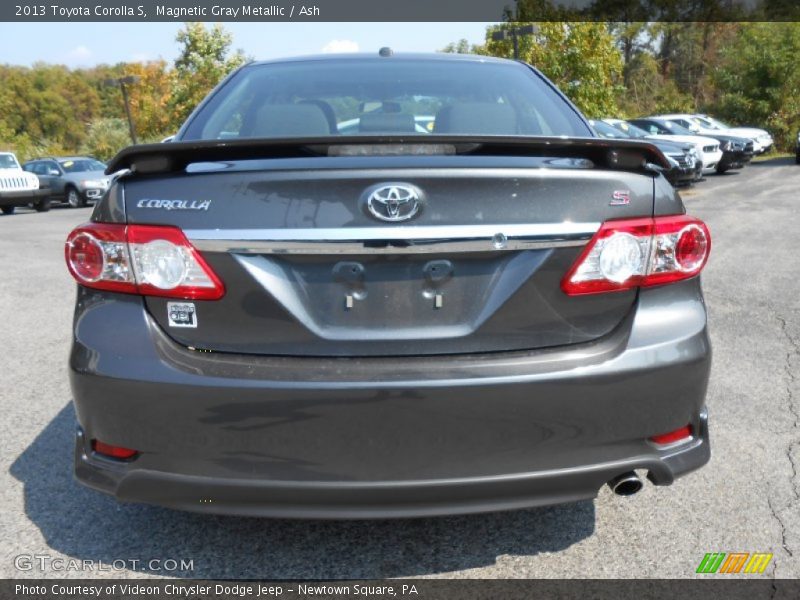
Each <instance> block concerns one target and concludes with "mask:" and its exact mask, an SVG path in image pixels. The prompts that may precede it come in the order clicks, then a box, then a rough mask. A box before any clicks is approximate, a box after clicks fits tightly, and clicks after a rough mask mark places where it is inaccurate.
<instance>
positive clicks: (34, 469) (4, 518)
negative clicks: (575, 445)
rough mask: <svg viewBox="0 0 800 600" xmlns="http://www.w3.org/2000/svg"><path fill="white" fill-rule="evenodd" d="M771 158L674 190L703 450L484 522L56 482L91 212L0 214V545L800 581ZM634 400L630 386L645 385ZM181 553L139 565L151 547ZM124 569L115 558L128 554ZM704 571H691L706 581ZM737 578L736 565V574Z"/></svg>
mask: <svg viewBox="0 0 800 600" xmlns="http://www.w3.org/2000/svg"><path fill="white" fill-rule="evenodd" d="M793 162H794V161H793V160H791V161H790V160H789V159H780V160H774V161H768V162H765V163H759V164H754V165H751V166H749V167H748V168H746V169H745V170H744V171H741V172H738V173H730V174H727V175H724V176H710V177H708V179H707V180H706V181H705V182H702V183H701V184H699V185H698V186H696V187H695V188H693V189H691V190H688V191H686V192H684V198H685V200H686V204H687V207H688V211H689V212H690V213H691V214H694V215H696V216H699V217H701V218H703V219H704V220H706V222H707V223H708V225H709V227H710V229H711V232H712V237H713V247H712V254H711V260H710V262H709V265H708V267H707V269H706V271H705V272H704V275H703V278H704V287H705V292H706V299H707V302H708V306H709V310H710V327H711V335H712V340H713V346H714V366H713V371H712V378H711V383H710V388H709V395H708V406H709V413H710V427H711V437H712V454H713V456H712V460H711V463H710V464H709V465H708V466H706V467H705V468H704V469H702V470H701V471H699V472H696V473H694V474H691V475H689V476H687V477H686V478H683V479H681V480H679V481H678V482H676V484H675V485H673V486H671V487H667V488H654V487H653V486H652V485H650V484H648V485H647V486H646V487H645V490H644V491H643V492H642V493H640V494H638V495H636V496H633V497H631V498H618V497H615V496H614V495H613V494H612V493H611V492H610V491H609V490H608V489H607V488H603V489H602V490H601V491H600V495H599V497H598V499H597V500H596V501H594V502H582V503H577V504H571V505H564V506H558V507H552V508H545V509H536V510H525V511H516V512H509V513H498V514H489V515H477V516H465V517H453V518H436V519H418V520H406V521H373V522H322V521H278V520H259V519H249V518H233V517H209V516H203V515H194V514H188V513H181V512H175V511H171V510H167V509H161V508H155V507H149V506H141V505H120V504H118V503H116V502H115V501H114V500H113V499H111V498H108V497H105V496H103V495H101V494H98V493H96V492H93V491H90V490H88V489H85V488H83V487H82V486H79V485H78V484H77V483H75V482H74V481H73V479H72V445H73V433H74V413H73V410H72V407H71V404H70V390H69V386H68V382H67V370H66V360H67V352H68V347H69V339H70V323H71V317H72V314H71V313H72V306H73V296H74V283H73V281H72V279H71V278H70V277H69V275H68V273H67V271H66V268H65V267H64V264H63V250H62V244H63V240H64V238H65V237H66V235H67V233H68V232H69V230H70V229H71V228H72V227H73V226H75V225H76V224H78V223H80V222H82V221H84V220H86V219H88V217H89V214H90V210H91V209H74V210H70V209H63V208H57V209H53V210H52V211H50V212H49V213H45V214H38V213H35V212H33V211H32V210H24V209H20V210H18V213H17V214H16V215H13V216H0V275H2V277H0V281H1V282H2V287H0V315H1V316H0V340H2V352H3V359H2V366H1V367H0V378H1V379H0V381H2V384H1V385H0V411H1V412H2V414H3V416H4V418H3V419H2V425H1V426H0V427H2V435H0V457H1V459H2V472H1V473H0V530H1V531H3V532H4V536H3V537H4V540H5V541H4V543H3V544H2V547H0V576H2V577H12V578H13V577H41V576H55V577H85V576H87V575H91V573H88V574H87V573H86V572H81V571H78V570H68V571H56V570H47V571H45V572H42V571H40V570H39V569H38V568H34V569H32V570H30V571H20V570H18V569H17V568H16V567H15V557H17V556H19V555H21V554H22V555H46V556H49V557H52V558H64V559H77V560H80V561H84V560H90V561H95V563H97V561H102V562H103V563H105V564H106V565H108V564H111V563H112V561H115V560H119V559H123V560H127V561H133V560H135V561H139V563H138V565H139V566H137V567H136V569H135V570H128V569H123V570H111V571H104V572H102V575H103V576H104V577H114V576H118V577H130V576H141V577H151V576H161V575H172V576H178V577H198V578H306V577H308V578H372V577H417V576H435V577H459V578H469V577H481V578H505V577H526V578H532V577H554V578H558V577H586V578H595V577H597V578H604V577H665V578H673V577H674V578H684V577H695V576H696V575H695V569H696V567H697V565H698V563H699V562H700V560H701V559H702V558H703V555H704V554H705V553H707V552H719V551H721V552H772V553H774V555H775V557H774V559H773V561H772V563H771V564H770V567H769V569H768V571H767V573H766V574H765V575H764V576H775V577H800V476H798V465H800V284H798V274H800V255H799V254H798V248H797V245H798V241H800V234H798V232H800V193H798V192H799V191H800V167H798V166H795V165H794V164H793ZM642 394H647V390H645V389H643V390H642ZM153 558H157V559H162V560H163V559H175V560H178V561H180V560H181V559H183V560H191V561H192V562H193V569H183V570H177V571H165V570H154V569H151V568H149V567H148V566H147V562H148V561H149V560H150V559H153ZM128 564H131V565H132V564H133V563H130V562H129V563H128ZM705 577H708V576H707V575H706V576H705ZM750 577H752V575H751V576H750Z"/></svg>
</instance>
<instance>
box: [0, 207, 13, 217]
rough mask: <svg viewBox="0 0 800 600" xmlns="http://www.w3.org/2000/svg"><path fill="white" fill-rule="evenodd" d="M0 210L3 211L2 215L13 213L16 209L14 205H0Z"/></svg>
mask: <svg viewBox="0 0 800 600" xmlns="http://www.w3.org/2000/svg"><path fill="white" fill-rule="evenodd" d="M0 210H2V211H3V214H4V215H13V214H14V211H15V210H17V207H16V206H3V207H0Z"/></svg>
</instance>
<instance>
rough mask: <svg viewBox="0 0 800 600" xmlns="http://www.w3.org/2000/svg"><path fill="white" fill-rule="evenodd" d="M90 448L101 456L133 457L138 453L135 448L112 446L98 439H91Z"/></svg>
mask: <svg viewBox="0 0 800 600" xmlns="http://www.w3.org/2000/svg"><path fill="white" fill-rule="evenodd" d="M92 450H94V451H95V452H97V453H98V454H102V455H103V456H109V457H111V458H120V459H128V458H133V457H134V456H136V455H137V454H139V453H138V452H137V451H136V450H131V449H130V448H123V447H122V446H112V445H111V444H106V443H104V442H101V441H99V440H92Z"/></svg>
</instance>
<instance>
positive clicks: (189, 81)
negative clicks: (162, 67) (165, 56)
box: [169, 23, 246, 124]
mask: <svg viewBox="0 0 800 600" xmlns="http://www.w3.org/2000/svg"><path fill="white" fill-rule="evenodd" d="M175 39H176V41H177V42H178V43H179V44H180V45H181V47H182V48H181V53H180V55H179V56H178V58H177V59H176V60H175V87H174V91H173V95H172V98H171V99H170V102H169V106H170V109H171V112H172V114H173V116H174V121H175V123H176V124H180V123H182V122H183V121H184V120H185V119H186V117H188V116H189V113H190V112H191V111H192V110H194V108H195V106H197V105H198V104H199V103H200V101H201V100H202V99H203V98H204V97H205V96H206V95H207V94H208V93H209V92H210V91H211V89H212V88H213V87H214V86H215V85H217V84H218V83H219V82H220V81H221V80H222V78H223V77H225V76H226V75H227V74H228V73H230V72H231V71H233V70H234V69H236V68H237V67H239V66H240V65H242V64H243V63H244V62H245V60H246V58H245V55H244V54H243V53H242V51H241V50H237V51H236V52H234V53H231V50H230V47H231V43H232V41H233V38H232V36H231V34H230V33H228V32H227V31H225V29H224V28H223V27H222V25H220V24H219V23H217V24H215V25H214V26H212V27H211V28H210V29H206V27H205V25H204V24H203V23H186V26H185V29H182V30H181V31H179V32H178V35H177V37H176V38H175Z"/></svg>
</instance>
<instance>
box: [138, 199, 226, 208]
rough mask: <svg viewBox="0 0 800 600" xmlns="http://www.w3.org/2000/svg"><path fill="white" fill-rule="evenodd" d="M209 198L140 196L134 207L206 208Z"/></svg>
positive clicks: (208, 205)
mask: <svg viewBox="0 0 800 600" xmlns="http://www.w3.org/2000/svg"><path fill="white" fill-rule="evenodd" d="M210 206H211V200H160V199H157V198H142V199H141V200H139V202H137V203H136V208H160V209H163V210H208V208H209V207H210Z"/></svg>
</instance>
